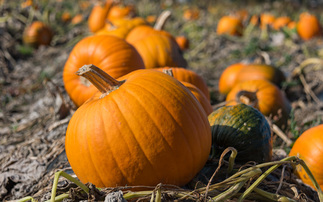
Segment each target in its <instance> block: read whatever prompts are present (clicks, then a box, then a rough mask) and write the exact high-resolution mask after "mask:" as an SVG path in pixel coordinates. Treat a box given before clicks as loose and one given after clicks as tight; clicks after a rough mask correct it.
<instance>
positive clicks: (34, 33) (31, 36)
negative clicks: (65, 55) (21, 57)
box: [22, 21, 53, 47]
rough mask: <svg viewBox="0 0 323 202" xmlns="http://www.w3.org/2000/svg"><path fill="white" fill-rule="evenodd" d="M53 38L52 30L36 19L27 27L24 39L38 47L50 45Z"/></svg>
mask: <svg viewBox="0 0 323 202" xmlns="http://www.w3.org/2000/svg"><path fill="white" fill-rule="evenodd" d="M52 38H53V32H52V30H51V29H50V28H49V27H48V26H47V25H46V24H44V23H43V22H40V21H35V22H33V23H32V24H31V25H29V26H27V27H26V28H25V30H24V33H23V38H22V39H23V42H24V43H25V44H28V45H31V46H35V47H38V46H39V45H49V44H50V42H51V40H52Z"/></svg>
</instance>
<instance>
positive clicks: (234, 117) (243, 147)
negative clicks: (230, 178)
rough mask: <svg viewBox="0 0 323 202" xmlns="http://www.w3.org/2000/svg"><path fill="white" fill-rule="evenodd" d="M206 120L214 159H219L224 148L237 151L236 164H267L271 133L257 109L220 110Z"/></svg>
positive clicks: (269, 155)
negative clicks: (217, 157) (231, 148)
mask: <svg viewBox="0 0 323 202" xmlns="http://www.w3.org/2000/svg"><path fill="white" fill-rule="evenodd" d="M208 119H209V123H210V125H211V130H212V153H214V154H215V155H221V153H222V152H223V150H225V149H226V148H227V147H234V148H235V149H237V151H238V155H237V157H236V161H237V162H238V163H242V164H243V163H246V162H248V161H255V162H257V163H262V162H267V161H270V160H271V157H272V147H273V141H272V132H271V129H270V126H269V123H268V122H267V120H266V118H265V117H264V116H263V115H262V114H261V113H260V112H259V111H258V110H257V109H255V108H253V107H251V106H248V105H245V104H237V105H234V106H224V107H221V108H219V109H217V110H215V111H214V112H212V113H211V114H210V115H209V116H208Z"/></svg>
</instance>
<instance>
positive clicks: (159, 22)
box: [154, 10, 172, 30]
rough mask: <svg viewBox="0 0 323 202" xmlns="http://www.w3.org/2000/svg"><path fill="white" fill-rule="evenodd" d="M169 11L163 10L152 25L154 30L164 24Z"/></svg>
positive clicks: (161, 27)
mask: <svg viewBox="0 0 323 202" xmlns="http://www.w3.org/2000/svg"><path fill="white" fill-rule="evenodd" d="M171 14H172V13H171V12H170V11H168V10H166V11H163V12H162V13H161V14H160V15H159V16H158V18H157V20H156V23H155V25H154V29H155V30H162V29H163V27H164V26H165V23H166V20H167V19H168V18H169V17H170V16H171Z"/></svg>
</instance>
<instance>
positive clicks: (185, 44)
mask: <svg viewBox="0 0 323 202" xmlns="http://www.w3.org/2000/svg"><path fill="white" fill-rule="evenodd" d="M175 40H176V42H177V44H178V46H179V48H180V49H181V50H182V51H185V50H187V49H189V47H190V41H189V40H188V38H186V37H185V36H176V37H175Z"/></svg>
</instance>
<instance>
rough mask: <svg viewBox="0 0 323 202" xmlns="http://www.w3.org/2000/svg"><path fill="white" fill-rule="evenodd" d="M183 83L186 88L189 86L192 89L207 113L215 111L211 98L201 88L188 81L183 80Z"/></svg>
mask: <svg viewBox="0 0 323 202" xmlns="http://www.w3.org/2000/svg"><path fill="white" fill-rule="evenodd" d="M181 83H182V84H183V85H184V86H185V87H186V88H188V89H189V90H190V91H191V93H192V94H193V95H194V96H195V98H196V99H197V100H198V101H199V102H200V103H201V105H202V107H203V109H204V111H205V113H206V115H209V114H211V113H212V112H213V108H212V105H211V103H210V100H209V99H208V98H207V97H206V96H205V95H204V93H203V92H202V91H201V90H200V89H198V88H197V87H196V86H194V85H193V84H191V83H188V82H184V81H182V82H181Z"/></svg>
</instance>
